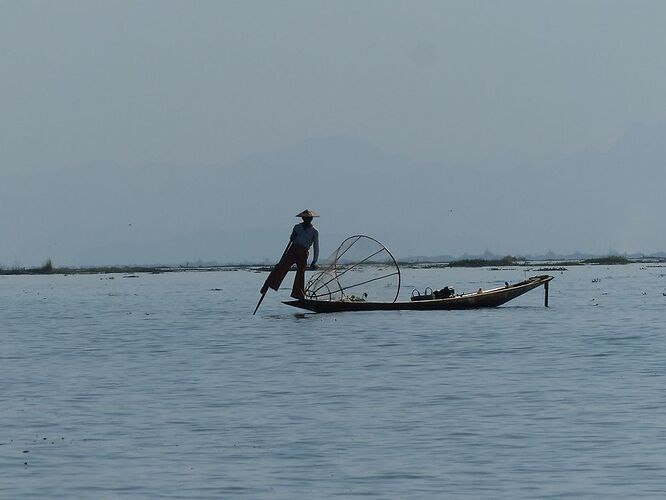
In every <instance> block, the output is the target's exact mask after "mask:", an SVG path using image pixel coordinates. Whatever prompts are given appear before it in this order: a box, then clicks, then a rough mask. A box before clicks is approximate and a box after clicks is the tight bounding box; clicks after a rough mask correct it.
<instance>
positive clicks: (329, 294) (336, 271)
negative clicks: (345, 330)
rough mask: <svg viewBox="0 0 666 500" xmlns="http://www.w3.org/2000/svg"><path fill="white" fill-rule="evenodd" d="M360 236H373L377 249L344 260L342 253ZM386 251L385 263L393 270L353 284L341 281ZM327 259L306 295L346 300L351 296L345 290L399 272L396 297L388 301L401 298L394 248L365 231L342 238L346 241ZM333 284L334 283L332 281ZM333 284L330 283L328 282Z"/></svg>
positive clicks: (369, 237)
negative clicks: (352, 258) (392, 249)
mask: <svg viewBox="0 0 666 500" xmlns="http://www.w3.org/2000/svg"><path fill="white" fill-rule="evenodd" d="M361 240H370V241H371V242H374V243H375V244H376V245H377V248H378V250H376V251H374V252H373V253H370V254H369V255H367V256H365V257H364V258H362V259H361V260H359V261H351V262H349V263H345V262H344V260H342V259H343V257H344V256H345V254H346V253H347V252H349V250H351V248H352V247H354V245H356V244H357V243H358V242H359V241H361ZM383 252H385V253H386V255H387V257H388V258H387V260H386V261H385V262H384V263H383V264H382V265H388V267H389V268H390V271H392V272H387V273H385V274H381V275H379V276H375V277H373V278H371V279H367V280H364V281H360V282H355V281H352V282H351V284H343V283H341V282H340V277H341V276H343V275H345V274H347V273H348V272H350V271H353V270H355V269H357V268H359V266H362V265H365V264H366V263H367V264H372V261H371V259H372V258H373V257H375V256H377V255H379V254H381V253H383ZM327 262H330V263H329V264H328V265H327V266H326V267H325V268H324V269H323V270H321V271H320V272H319V273H317V274H315V275H314V276H313V277H312V278H311V279H310V280H309V281H308V284H307V286H306V289H305V296H306V298H307V299H309V300H325V301H333V300H338V301H344V300H346V299H348V296H347V295H346V294H345V290H349V289H351V288H356V287H359V286H362V285H366V284H368V283H372V282H375V281H380V280H384V279H389V278H391V277H393V276H397V286H396V291H395V295H394V296H393V300H391V301H390V302H389V303H393V302H395V301H396V300H397V299H398V296H399V294H400V280H401V276H400V266H398V262H397V261H396V260H395V257H394V256H393V254H392V253H391V251H390V250H389V249H388V248H386V246H385V245H384V244H383V243H381V242H380V241H378V240H376V239H375V238H372V237H371V236H367V235H365V234H355V235H353V236H350V237H348V238H346V239H345V240H343V242H342V243H341V244H340V246H338V248H337V249H336V250H335V251H334V252H333V253H332V254H331V256H330V257H329V258H328V259H327ZM331 284H332V285H331ZM329 285H331V286H329ZM336 295H339V297H340V298H339V299H334V296H336Z"/></svg>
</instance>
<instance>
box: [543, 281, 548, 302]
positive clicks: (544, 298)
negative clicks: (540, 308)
mask: <svg viewBox="0 0 666 500" xmlns="http://www.w3.org/2000/svg"><path fill="white" fill-rule="evenodd" d="M543 305H544V306H545V307H548V282H547V281H546V282H545V283H544V284H543Z"/></svg>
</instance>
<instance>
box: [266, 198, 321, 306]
mask: <svg viewBox="0 0 666 500" xmlns="http://www.w3.org/2000/svg"><path fill="white" fill-rule="evenodd" d="M296 217H300V218H301V219H303V222H301V223H300V224H296V225H295V226H294V229H293V230H292V231H291V236H289V242H290V243H289V246H288V247H287V249H286V250H285V252H284V254H283V255H282V258H281V259H280V262H278V263H277V265H276V266H275V267H274V268H273V270H272V271H271V274H269V275H268V278H267V279H266V282H265V283H264V286H262V287H261V294H262V295H263V294H265V293H266V292H267V291H268V289H269V288H272V289H273V290H276V291H277V290H278V289H279V288H280V283H282V280H283V279H284V277H285V276H286V275H287V272H288V271H289V269H291V266H292V265H294V264H296V277H295V278H294V285H293V287H292V289H291V296H292V297H293V298H295V299H303V298H305V268H306V267H307V266H308V253H309V250H310V247H311V246H314V255H313V259H312V264H311V265H310V268H311V269H317V260H318V259H319V231H317V228H316V227H314V226H313V225H312V219H313V218H314V217H319V215H318V214H316V213H315V212H313V211H312V210H303V211H302V212H301V213H300V214H298V215H297V216H296Z"/></svg>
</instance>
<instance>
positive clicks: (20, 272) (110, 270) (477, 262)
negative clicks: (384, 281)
mask: <svg viewBox="0 0 666 500" xmlns="http://www.w3.org/2000/svg"><path fill="white" fill-rule="evenodd" d="M626 264H666V258H661V257H645V258H639V259H630V258H626V257H622V256H616V255H609V256H604V257H594V258H589V259H572V260H521V259H520V258H515V257H510V256H507V257H503V258H501V259H460V260H454V261H450V262H437V261H432V262H428V261H422V260H418V261H404V262H399V265H400V267H402V268H404V269H441V268H455V267H458V268H460V267H462V268H478V267H490V268H507V267H535V266H539V267H540V269H538V270H539V271H566V268H567V267H572V266H584V265H607V266H615V265H626ZM272 268H273V266H272V265H266V264H225V265H203V266H186V265H180V266H159V265H155V266H82V267H55V266H53V265H52V263H51V261H47V262H46V263H45V264H44V265H42V266H40V267H13V268H8V269H7V268H3V267H0V276H39V275H49V274H57V275H70V274H73V275H79V274H138V273H141V274H162V273H175V272H212V271H241V270H245V271H254V272H269V271H270V270H271V269H272Z"/></svg>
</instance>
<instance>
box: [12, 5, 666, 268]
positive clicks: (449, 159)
mask: <svg viewBox="0 0 666 500" xmlns="http://www.w3.org/2000/svg"><path fill="white" fill-rule="evenodd" d="M665 25H666V2H663V1H661V0H658V1H640V0H632V1H611V0H605V1H562V0H558V1H533V0H529V1H470V0H464V1H456V2H453V1H444V0H439V1H412V0H410V1H388V0H377V1H364V2H361V1H356V2H352V1H337V2H332V1H313V0H307V1H262V2H259V1H256V2H254V1H237V2H231V1H201V0H199V1H195V2H189V1H178V2H176V1H166V0H159V1H157V0H155V1H148V0H144V1H120V0H113V1H111V0H107V1H103V2H99V1H92V0H81V1H69V0H59V1H7V0H0V180H1V181H2V182H3V184H5V185H8V183H11V182H14V181H13V180H12V179H15V176H22V178H23V181H21V182H19V181H16V182H17V184H16V186H17V187H16V189H14V188H13V187H12V188H11V189H10V188H6V189H7V190H8V191H11V194H12V195H13V198H11V199H12V203H14V204H15V203H17V201H21V200H22V201H23V204H22V206H21V207H16V206H14V205H12V206H11V207H10V206H8V200H7V198H5V200H4V201H2V200H0V208H1V209H2V210H1V213H0V264H2V263H4V264H11V263H12V262H13V261H15V262H24V261H25V260H27V261H28V262H25V263H32V262H30V260H31V259H35V258H37V257H36V256H34V257H33V256H32V255H33V254H32V253H31V252H33V251H40V250H39V249H35V248H34V247H35V246H37V247H38V246H40V245H42V246H43V248H44V250H43V251H42V253H44V254H45V255H44V258H46V257H49V256H51V254H55V255H56V256H57V258H60V259H61V260H65V261H67V260H70V261H72V260H76V258H75V257H74V256H72V255H71V254H70V252H71V248H80V247H91V245H92V244H93V242H91V241H88V239H89V238H91V236H90V231H91V229H90V227H94V226H95V221H94V220H88V223H89V224H90V227H88V226H86V225H85V224H84V223H83V222H80V221H77V220H76V219H74V220H72V217H73V214H77V213H79V214H81V213H85V214H86V217H87V218H88V219H90V218H93V219H94V217H93V215H91V214H94V213H95V210H96V207H95V196H90V197H89V199H83V201H81V203H84V205H80V206H76V207H69V208H68V210H63V211H61V212H59V211H58V210H59V208H58V207H60V206H62V205H63V204H65V205H66V203H65V202H63V201H62V198H65V199H67V198H70V195H71V193H69V192H68V189H70V188H68V187H67V186H61V189H60V191H59V192H58V193H57V194H55V193H53V192H52V191H49V190H48V189H46V188H45V189H44V190H42V191H40V192H39V194H36V192H35V191H34V190H33V191H29V190H26V191H25V192H21V191H20V189H19V188H20V186H26V185H29V184H30V182H26V181H25V178H26V176H32V177H33V178H34V182H36V183H39V182H46V181H43V180H42V181H40V178H41V177H42V176H48V175H54V176H58V175H61V174H62V175H64V176H67V175H71V176H74V177H76V174H73V173H72V172H76V171H77V169H90V170H91V171H94V172H95V174H94V175H92V174H91V175H89V176H88V177H86V176H83V177H84V178H89V179H90V184H85V183H84V184H83V185H80V186H78V189H80V190H89V189H91V188H92V187H94V186H95V179H97V181H98V183H104V181H103V179H106V178H107V177H113V176H115V175H116V174H115V172H117V171H118V170H119V169H120V170H121V171H125V170H127V169H133V170H134V172H135V173H136V172H138V171H150V172H151V175H154V176H158V177H160V176H164V177H168V178H171V177H169V176H172V175H175V177H173V178H174V179H176V178H180V177H178V175H181V174H182V173H183V172H185V171H188V170H189V169H193V168H198V167H199V166H201V165H207V166H217V171H218V174H219V176H220V177H219V178H220V179H223V178H224V176H229V177H237V176H239V175H242V174H241V173H239V172H238V171H236V170H237V169H239V168H241V167H234V165H243V164H244V163H243V162H244V161H245V159H247V158H248V157H252V155H256V154H258V153H268V154H269V153H270V152H272V151H283V150H284V149H286V148H291V147H297V146H298V145H299V144H303V143H304V142H305V141H307V140H309V139H318V138H326V137H331V136H333V137H336V136H345V137H354V138H359V139H361V140H363V141H367V142H368V143H370V144H373V145H375V146H376V147H377V148H378V149H379V150H381V151H383V152H384V153H385V154H386V155H388V156H395V157H401V158H405V159H406V161H407V162H416V163H418V162H430V163H433V162H434V163H439V164H443V165H485V167H484V168H487V169H491V170H492V169H502V168H504V167H503V166H505V165H508V164H510V163H515V164H522V165H537V164H539V162H544V161H549V159H552V158H556V157H560V156H562V155H566V154H576V153H580V152H582V151H601V152H605V151H609V150H612V148H613V147H614V146H615V145H616V144H617V143H618V141H621V140H622V138H623V137H624V136H625V134H626V133H627V132H628V131H629V130H632V128H634V127H636V126H647V127H650V126H660V124H663V123H664V122H666V98H664V89H666V56H665V54H666V52H665V51H664V49H665V48H666V30H664V26H665ZM211 168H212V167H211ZM267 168H270V167H267ZM359 168H362V167H359ZM395 168H398V169H399V168H400V166H399V164H398V165H397V166H396V167H395ZM234 169H235V170H234ZM174 172H175V174H174ZM386 174H387V175H390V174H391V172H390V171H387V172H386ZM136 175H137V176H138V177H141V175H140V174H138V173H136ZM255 175H261V173H259V174H256V172H255ZM312 175H313V177H312V178H311V179H292V181H293V182H302V183H303V185H302V187H301V190H302V191H303V192H306V193H308V196H304V198H303V200H297V199H296V200H291V203H284V207H285V210H288V211H290V212H291V211H294V210H295V212H298V211H300V210H301V209H302V208H305V206H308V205H309V206H311V208H317V206H327V205H328V204H329V203H322V202H321V201H322V198H330V197H331V193H327V192H326V191H325V190H323V191H322V190H318V191H317V193H318V196H314V195H312V189H311V187H309V185H308V184H307V182H309V181H312V180H314V179H316V176H317V172H316V170H315V171H313V174H312ZM12 176H14V177H12ZM44 178H49V179H50V177H44ZM181 181H182V179H181ZM173 182H176V181H175V180H174V181H173ZM220 182H222V183H223V182H224V181H223V180H220ZM620 182H621V181H620ZM276 187H279V186H278V185H276ZM71 189H74V187H73V186H72V187H71ZM145 189H146V190H147V191H149V190H150V186H149V184H148V185H145ZM297 192H298V191H297ZM190 194H192V196H191V198H188V199H187V203H188V204H195V205H196V204H197V203H198V201H201V208H200V211H198V210H197V209H196V207H195V208H192V207H189V208H188V210H189V212H188V213H189V217H190V219H189V220H192V219H199V218H203V219H206V217H204V214H210V213H211V212H215V215H216V216H215V218H210V220H208V219H206V223H207V224H209V226H208V230H210V231H215V230H216V229H220V230H225V229H238V225H237V223H236V222H235V221H236V220H237V219H238V217H239V215H242V214H239V213H237V212H234V211H233V210H231V209H228V207H227V209H225V207H224V206H223V205H210V203H209V201H203V200H197V196H196V193H190ZM34 196H39V197H40V200H39V202H38V203H35V199H33V198H31V197H34ZM137 196H139V197H141V194H137ZM176 196H177V192H176ZM252 196H253V195H252V193H251V192H247V193H245V200H246V201H247V202H248V205H249V206H259V207H261V208H262V209H263V210H264V211H266V212H271V210H272V207H271V204H270V203H268V202H267V201H266V200H265V199H253V198H252ZM368 196H369V197H368V199H367V200H365V203H367V204H369V205H374V206H377V205H379V207H380V208H382V203H386V208H387V209H388V208H389V207H392V206H393V205H392V204H390V203H389V202H388V201H387V200H383V199H382V197H381V196H377V197H373V194H372V191H369V192H368ZM121 198H122V196H121ZM345 201H347V200H345ZM182 202H183V200H182V199H161V200H160V203H162V204H163V206H161V207H159V208H160V210H158V212H159V213H162V212H163V213H166V214H173V213H175V212H176V210H175V208H174V207H176V206H177V205H178V204H179V203H182ZM118 203H119V205H118V206H117V207H114V206H113V205H112V204H111V205H110V207H111V208H117V209H118V210H119V211H121V210H120V202H118ZM131 203H132V204H133V205H132V206H133V208H134V209H135V210H136V212H135V216H136V217H137V218H140V215H139V214H138V213H137V212H141V211H149V210H154V209H155V201H154V200H152V201H151V205H150V206H143V205H141V203H140V202H139V201H137V200H131ZM348 203H352V201H351V200H349V201H348ZM36 204H37V205H39V207H40V210H41V212H40V213H35V210H36V209H34V208H33V207H34V206H35V205H36ZM50 207H52V208H50ZM97 208H99V207H97ZM281 208H282V206H280V209H281ZM361 208H362V207H361ZM584 208H585V207H581V209H584ZM654 208H655V209H658V207H654ZM358 209H359V207H358V206H356V207H354V210H358ZM99 210H100V213H101V212H103V213H104V221H105V224H110V225H113V224H114V221H113V217H112V215H111V214H110V213H109V207H106V208H105V209H104V210H102V209H99ZM646 211H649V210H646ZM159 213H156V214H153V215H152V216H151V217H153V218H154V219H155V220H156V219H159ZM124 215H126V216H125V217H124V218H123V219H122V220H118V221H116V222H117V224H118V226H121V225H122V226H123V227H125V226H127V224H129V221H127V218H130V215H131V214H124ZM250 215H252V216H259V215H261V211H260V210H257V211H255V212H251V213H250ZM291 215H292V214H291V213H289V214H288V216H289V217H291ZM343 215H344V214H343ZM539 216H540V215H539V214H538V213H537V214H535V217H537V218H538V217H539ZM44 217H46V219H47V222H45V223H44V226H45V227H48V228H50V236H49V238H50V239H48V240H42V239H40V238H41V236H43V235H44V230H43V228H42V227H41V226H40V223H41V222H40V221H41V220H43V219H44ZM49 218H50V220H49ZM232 218H233V219H234V222H232V221H231V219H232ZM63 219H68V220H67V221H65V222H63ZM185 219H186V220H187V218H185ZM151 220H152V219H151ZM172 220H173V217H172ZM269 221H270V223H271V224H270V226H271V227H272V226H273V224H274V223H275V224H278V225H279V224H280V222H279V219H277V218H276V219H269ZM177 222H178V223H183V221H177ZM213 222H215V224H216V225H217V227H212V224H213ZM291 222H293V221H292V220H291V219H289V218H286V219H285V222H284V223H283V224H284V225H283V226H280V227H278V228H277V229H279V230H280V231H286V232H288V230H289V228H288V226H289V224H290V223H291ZM322 222H323V221H322ZM469 222H470V223H474V221H469ZM146 224H148V223H147V222H146ZM155 227H158V225H156V226H153V228H155ZM77 228H80V231H79V230H78V229H77ZM185 229H186V228H183V230H185ZM163 230H164V234H162V235H161V237H162V238H163V239H164V240H166V239H168V238H169V237H170V234H169V233H174V232H176V231H177V225H176V224H174V225H172V226H170V227H168V228H167V227H166V226H165V227H164V228H163ZM202 230H203V229H202ZM338 230H339V232H340V233H341V234H343V233H344V232H345V230H344V228H343V227H340V228H339V229H338ZM60 231H62V234H63V235H64V234H66V238H67V241H68V242H69V244H70V247H71V248H70V247H68V248H70V249H69V250H67V253H66V254H65V252H64V250H63V252H61V253H58V251H57V250H55V249H54V248H55V246H54V245H56V244H59V245H60V246H61V247H63V246H66V245H64V243H62V242H59V240H58V238H59V236H58V234H59V232H60ZM109 234H113V238H119V239H121V240H122V238H123V236H122V234H121V233H120V232H118V233H113V232H110V233H109ZM3 235H5V236H3ZM7 235H11V236H12V238H8V237H7ZM158 236H159V235H157V234H156V235H155V237H156V238H157V237H158ZM171 236H172V234H171ZM128 237H129V236H128ZM574 237H575V235H568V234H566V233H563V234H562V238H565V239H566V238H568V241H569V243H570V244H569V245H568V246H566V245H565V246H563V248H562V250H566V249H580V250H585V246H586V242H585V240H584V239H583V240H582V241H580V242H576V241H574V240H572V238H574ZM63 238H64V236H63ZM86 238H88V239H86ZM95 238H96V237H95ZM604 238H605V240H604V241H606V240H607V241H608V244H610V245H612V244H613V242H614V241H616V240H615V239H613V238H612V237H610V236H608V237H604ZM3 239H4V240H5V241H4V242H3V241H2V240H3ZM8 240H9V241H8ZM442 241H443V240H442ZM21 242H23V243H21ZM54 242H55V243H54ZM107 243H108V242H107ZM458 243H460V241H458ZM472 243H473V244H472ZM578 243H580V244H578ZM664 243H665V247H666V242H664ZM100 244H101V243H100ZM105 244H106V243H105ZM477 244H478V245H482V243H477V242H476V241H474V242H472V240H470V248H468V250H469V251H476V250H483V248H481V249H479V248H476V245H477ZM487 244H488V245H489V246H492V241H490V242H488V243H487ZM658 244H660V242H659V241H647V240H646V241H645V242H644V246H654V245H658ZM437 245H439V243H437ZM442 245H443V244H442ZM275 246H276V247H277V246H279V245H275ZM433 246H436V245H435V244H433ZM639 246H640V242H639ZM29 247H30V248H29ZM471 247H474V248H471ZM564 247H566V248H564ZM460 248H461V249H464V248H465V245H464V242H462V244H461V245H460ZM651 249H652V250H660V249H666V248H651ZM144 250H145V253H144V254H142V255H140V256H137V257H136V258H137V260H142V261H145V260H148V261H150V255H149V253H150V250H149V249H144ZM270 250H273V249H270ZM279 250H280V249H279V248H278V249H277V251H278V253H279ZM626 250H632V249H630V248H626ZM271 253H274V251H273V252H271V251H267V255H270V254H271ZM424 253H448V252H447V249H446V248H439V247H437V248H426V249H424ZM35 255H37V254H35ZM40 255H41V254H40ZM197 257H198V254H197V252H194V251H193V253H192V254H190V255H183V256H182V260H187V259H195V258H197ZM108 258H111V257H108ZM125 258H127V257H123V259H125ZM164 258H166V257H164ZM169 258H177V256H175V255H174V256H173V257H169Z"/></svg>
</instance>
